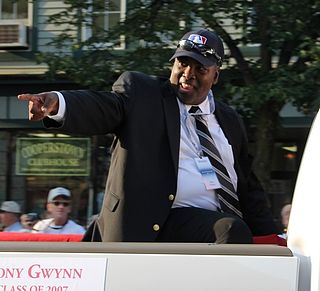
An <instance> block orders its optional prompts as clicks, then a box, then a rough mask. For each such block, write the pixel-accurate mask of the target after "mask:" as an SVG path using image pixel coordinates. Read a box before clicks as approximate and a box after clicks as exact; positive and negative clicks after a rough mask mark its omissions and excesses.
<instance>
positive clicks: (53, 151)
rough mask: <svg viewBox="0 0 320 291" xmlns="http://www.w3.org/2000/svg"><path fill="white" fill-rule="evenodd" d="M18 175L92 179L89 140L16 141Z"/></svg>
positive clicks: (43, 139)
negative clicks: (90, 175)
mask: <svg viewBox="0 0 320 291" xmlns="http://www.w3.org/2000/svg"><path fill="white" fill-rule="evenodd" d="M16 174H17V175H34V176H57V175H58V176H89V174H90V138H24V137H23V138H17V142H16Z"/></svg>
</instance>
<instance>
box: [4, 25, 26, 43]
mask: <svg viewBox="0 0 320 291" xmlns="http://www.w3.org/2000/svg"><path fill="white" fill-rule="evenodd" d="M27 46H28V44H27V27H26V26H25V25H24V24H23V23H22V22H19V21H0V49H1V48H5V47H27Z"/></svg>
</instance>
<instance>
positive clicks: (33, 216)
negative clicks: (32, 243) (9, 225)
mask: <svg viewBox="0 0 320 291" xmlns="http://www.w3.org/2000/svg"><path fill="white" fill-rule="evenodd" d="M39 220H40V217H39V215H38V213H35V212H29V213H25V214H22V215H21V216H20V223H21V224H22V226H23V227H24V228H25V232H28V231H29V232H31V231H32V230H33V226H34V225H35V224H36V223H37V222H38V221H39Z"/></svg>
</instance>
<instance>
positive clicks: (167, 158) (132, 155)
mask: <svg viewBox="0 0 320 291" xmlns="http://www.w3.org/2000/svg"><path fill="white" fill-rule="evenodd" d="M223 57H224V48H223V43H222V41H221V39H220V38H219V37H218V36H217V35H216V34H215V33H214V32H210V31H208V30H199V31H192V32H188V33H187V34H185V35H184V36H183V37H182V39H181V40H180V42H179V45H178V48H177V49H176V51H175V54H174V55H173V57H172V58H171V59H172V60H174V64H173V68H172V72H171V76H170V79H169V80H166V79H162V78H158V77H154V76H147V75H145V74H142V73H138V72H125V73H123V74H122V75H121V76H120V77H119V79H118V80H117V81H116V82H115V83H114V85H113V88H112V89H113V90H112V92H96V91H89V90H76V91H62V92H45V93H40V94H21V95H19V96H18V98H19V99H20V100H27V101H29V109H30V112H29V118H30V119H31V120H43V122H44V125H45V126H46V127H48V128H58V129H59V130H62V131H64V132H69V133H74V134H85V135H96V134H106V133H114V134H115V139H114V142H113V144H112V147H111V151H112V159H111V165H110V170H109V176H108V180H107V185H106V191H105V198H104V203H103V207H102V210H101V213H100V215H99V216H98V218H97V220H96V221H95V222H94V223H93V224H92V225H91V227H90V228H89V229H88V231H87V234H86V236H85V240H102V241H114V242H116V241H131V242H154V241H162V242H215V243H251V242H252V234H253V235H267V234H271V233H276V232H278V230H277V229H276V226H275V223H274V221H273V218H272V215H271V212H270V209H269V208H268V207H267V203H266V198H265V194H264V192H263V190H262V189H261V187H260V184H259V183H258V181H257V179H256V178H255V176H254V175H253V173H252V172H251V167H250V165H251V162H250V159H249V157H248V153H247V138H246V133H245V130H244V126H243V124H242V122H241V120H240V118H239V116H238V115H237V114H236V112H235V111H234V110H233V109H231V108H230V107H228V106H226V105H225V104H223V103H221V102H219V101H218V100H216V99H215V98H214V96H213V93H212V91H211V88H212V87H213V86H214V85H215V84H216V83H217V81H218V78H219V72H220V66H221V64H222V60H223ZM193 105H197V106H198V108H197V110H198V111H197V112H196V113H194V112H191V111H189V110H190V109H191V107H192V106H193ZM197 115H200V116H201V120H202V122H203V123H204V124H205V125H206V126H207V127H208V128H209V131H210V133H209V135H212V138H213V140H214V143H215V144H216V147H217V150H218V155H219V156H221V157H219V159H220V163H221V164H222V165H223V168H224V170H225V172H226V173H225V174H222V175H221V173H220V172H221V171H220V170H218V169H217V168H216V166H214V165H213V163H214V162H212V157H210V158H208V157H207V155H206V154H205V153H204V152H205V151H206V150H205V149H204V148H203V146H202V144H201V142H200V139H199V135H198V133H199V132H198V131H197V129H196V122H197V121H196V117H197ZM221 176H225V178H226V179H227V180H228V181H229V184H230V185H231V186H230V185H229V186H228V187H231V188H232V189H234V190H228V189H229V188H228V189H227V190H226V187H225V186H224V182H223V181H222V180H221ZM223 189H225V190H223ZM222 190H223V191H224V192H229V193H231V196H232V197H233V198H232V199H234V200H236V202H237V204H238V205H237V206H233V205H231V204H230V203H229V202H226V200H225V199H223V198H222V197H223V195H224V194H220V193H221V191H222ZM233 191H234V192H235V193H233Z"/></svg>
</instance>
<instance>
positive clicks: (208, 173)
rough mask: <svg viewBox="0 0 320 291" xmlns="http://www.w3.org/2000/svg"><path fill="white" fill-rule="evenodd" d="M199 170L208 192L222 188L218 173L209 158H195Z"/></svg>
mask: <svg viewBox="0 0 320 291" xmlns="http://www.w3.org/2000/svg"><path fill="white" fill-rule="evenodd" d="M195 162H196V164H197V167H198V170H199V172H200V174H201V176H202V179H203V182H204V185H205V186H206V189H207V190H213V189H218V188H221V186H220V183H219V180H218V177H217V174H216V172H215V171H214V169H213V167H212V165H211V163H210V160H209V158H208V157H201V158H195Z"/></svg>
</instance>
